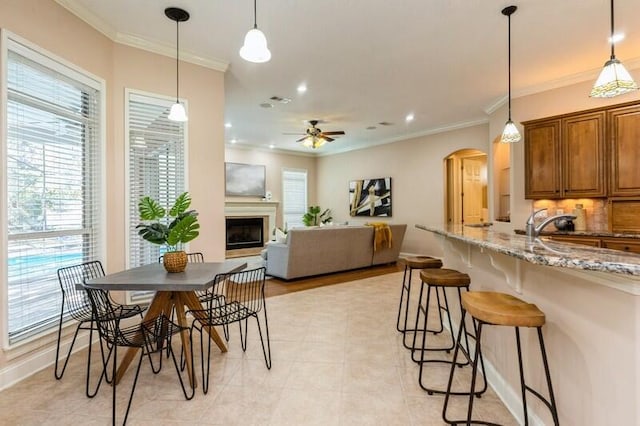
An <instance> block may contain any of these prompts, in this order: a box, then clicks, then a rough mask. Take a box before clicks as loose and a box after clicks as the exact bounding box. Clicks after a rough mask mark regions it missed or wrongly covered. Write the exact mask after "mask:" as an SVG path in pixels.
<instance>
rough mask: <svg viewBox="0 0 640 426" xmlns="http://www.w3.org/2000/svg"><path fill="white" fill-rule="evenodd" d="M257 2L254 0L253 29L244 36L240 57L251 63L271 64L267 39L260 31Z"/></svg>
mask: <svg viewBox="0 0 640 426" xmlns="http://www.w3.org/2000/svg"><path fill="white" fill-rule="evenodd" d="M256 1H257V0H253V28H252V29H250V30H249V32H248V33H247V35H246V36H244V45H243V46H242V47H241V48H240V57H242V59H244V60H245V61H249V62H256V63H261V62H269V60H270V59H271V52H270V51H269V48H268V47H267V38H266V37H265V36H264V33H263V32H262V31H260V30H259V29H258V13H257V7H256Z"/></svg>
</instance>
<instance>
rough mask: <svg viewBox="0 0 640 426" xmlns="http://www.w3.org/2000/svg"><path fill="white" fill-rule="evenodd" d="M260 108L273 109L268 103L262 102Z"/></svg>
mask: <svg viewBox="0 0 640 426" xmlns="http://www.w3.org/2000/svg"><path fill="white" fill-rule="evenodd" d="M260 106H261V107H262V108H273V104H270V103H269V102H263V103H261V104H260Z"/></svg>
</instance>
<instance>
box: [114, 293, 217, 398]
mask: <svg viewBox="0 0 640 426" xmlns="http://www.w3.org/2000/svg"><path fill="white" fill-rule="evenodd" d="M185 306H186V307H187V308H188V309H189V310H202V309H204V308H203V307H202V304H201V303H200V300H198V297H197V296H196V294H195V293H194V292H193V291H158V292H156V294H155V296H154V297H153V300H152V301H151V304H150V305H149V309H147V312H146V314H145V316H144V319H143V321H147V320H153V319H154V318H157V317H158V316H159V315H162V314H164V315H165V316H166V317H167V318H171V313H172V312H173V309H174V308H175V310H176V319H177V322H178V325H180V326H181V327H185V328H186V329H185V330H182V331H181V332H180V340H181V341H182V348H183V349H184V352H185V358H186V364H187V373H188V374H189V383H190V384H191V386H193V387H196V381H195V377H194V375H193V365H192V364H191V351H192V348H191V342H190V340H189V323H188V322H187V316H186V313H185V309H184V307H185ZM201 315H202V314H198V315H196V318H199V317H200V316H201ZM204 329H205V330H206V331H207V332H208V333H209V336H210V337H211V339H212V340H213V341H214V342H215V344H216V345H218V348H220V351H222V352H227V347H226V346H225V344H224V342H223V341H222V339H221V338H220V335H219V334H218V332H217V331H216V330H215V329H214V328H212V327H204ZM138 350H140V348H136V347H129V348H128V349H127V351H126V352H125V354H124V357H123V358H122V361H121V362H120V365H119V366H118V371H117V373H116V383H119V382H120V379H121V378H122V376H123V375H124V373H125V372H126V371H127V368H129V364H131V361H133V359H134V358H135V356H136V354H137V353H138Z"/></svg>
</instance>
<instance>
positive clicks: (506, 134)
mask: <svg viewBox="0 0 640 426" xmlns="http://www.w3.org/2000/svg"><path fill="white" fill-rule="evenodd" d="M516 10H518V7H517V6H507V7H505V8H504V9H502V14H503V15H505V16H506V17H507V18H508V22H509V27H508V52H509V56H508V64H509V65H508V69H509V94H508V101H509V119H508V120H507V122H506V123H505V125H504V130H503V131H502V137H501V138H500V142H502V143H514V142H519V141H520V139H521V137H520V132H519V131H518V128H517V127H516V125H515V123H514V122H513V121H512V120H511V15H513V14H514V13H515V11H516Z"/></svg>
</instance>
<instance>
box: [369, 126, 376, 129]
mask: <svg viewBox="0 0 640 426" xmlns="http://www.w3.org/2000/svg"><path fill="white" fill-rule="evenodd" d="M375 129H377V127H376V126H369V127H367V130H375Z"/></svg>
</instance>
